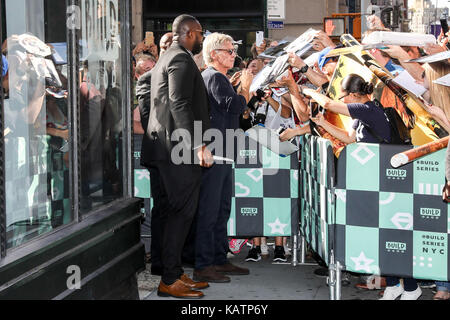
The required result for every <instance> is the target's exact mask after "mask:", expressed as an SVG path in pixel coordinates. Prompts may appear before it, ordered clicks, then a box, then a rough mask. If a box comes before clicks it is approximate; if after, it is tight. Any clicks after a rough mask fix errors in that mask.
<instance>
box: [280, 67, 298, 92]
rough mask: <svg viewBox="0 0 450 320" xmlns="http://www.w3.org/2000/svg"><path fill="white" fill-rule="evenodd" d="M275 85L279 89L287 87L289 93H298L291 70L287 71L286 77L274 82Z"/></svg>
mask: <svg viewBox="0 0 450 320" xmlns="http://www.w3.org/2000/svg"><path fill="white" fill-rule="evenodd" d="M275 84H276V85H277V86H279V87H287V88H288V89H289V92H291V93H293V92H294V91H298V87H297V84H296V83H295V80H294V76H293V75H292V71H291V70H288V75H287V76H286V77H282V78H281V79H280V80H277V81H275Z"/></svg>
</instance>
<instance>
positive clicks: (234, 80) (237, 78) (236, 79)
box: [230, 71, 242, 87]
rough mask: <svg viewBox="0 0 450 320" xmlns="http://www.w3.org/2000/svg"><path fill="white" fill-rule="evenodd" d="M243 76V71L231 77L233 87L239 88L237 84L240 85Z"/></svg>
mask: <svg viewBox="0 0 450 320" xmlns="http://www.w3.org/2000/svg"><path fill="white" fill-rule="evenodd" d="M241 74H242V71H238V72H236V73H235V74H233V75H232V76H231V78H230V82H231V85H232V86H233V87H235V86H237V84H238V83H239V81H240V79H241Z"/></svg>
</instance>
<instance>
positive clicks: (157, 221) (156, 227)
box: [147, 167, 167, 268]
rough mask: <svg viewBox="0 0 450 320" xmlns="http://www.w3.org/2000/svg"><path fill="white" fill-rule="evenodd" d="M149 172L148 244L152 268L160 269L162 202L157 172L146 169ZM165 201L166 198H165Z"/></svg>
mask: <svg viewBox="0 0 450 320" xmlns="http://www.w3.org/2000/svg"><path fill="white" fill-rule="evenodd" d="M147 169H148V171H149V172H150V190H151V195H152V198H153V207H152V214H151V223H150V230H151V234H152V241H151V244H150V256H151V259H152V267H155V268H162V262H161V247H162V226H163V225H164V224H165V223H164V221H163V220H162V218H161V205H162V201H163V200H164V198H163V196H162V190H161V184H160V176H159V171H158V169H157V168H155V167H148V168H147ZM166 201H167V197H166Z"/></svg>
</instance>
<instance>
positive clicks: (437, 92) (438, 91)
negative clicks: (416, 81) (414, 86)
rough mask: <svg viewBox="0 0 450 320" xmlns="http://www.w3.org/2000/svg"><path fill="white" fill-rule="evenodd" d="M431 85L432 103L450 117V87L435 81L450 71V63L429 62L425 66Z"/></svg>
mask: <svg viewBox="0 0 450 320" xmlns="http://www.w3.org/2000/svg"><path fill="white" fill-rule="evenodd" d="M423 67H424V68H425V74H426V78H427V81H428V85H429V92H430V98H431V103H432V104H433V105H435V106H436V107H439V108H441V109H442V110H443V111H444V113H445V116H446V117H447V119H450V88H449V87H447V86H443V85H440V84H436V83H433V81H434V80H436V79H439V78H441V77H443V76H445V75H447V74H449V73H450V65H449V64H447V63H445V62H434V63H427V64H425V65H424V66H423Z"/></svg>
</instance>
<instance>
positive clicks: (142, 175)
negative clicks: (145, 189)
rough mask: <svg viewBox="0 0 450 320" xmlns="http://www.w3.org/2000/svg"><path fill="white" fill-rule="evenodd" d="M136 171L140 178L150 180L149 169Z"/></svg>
mask: <svg viewBox="0 0 450 320" xmlns="http://www.w3.org/2000/svg"><path fill="white" fill-rule="evenodd" d="M135 172H136V174H137V179H138V180H142V179H146V180H150V172H149V171H148V170H136V171H135Z"/></svg>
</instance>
